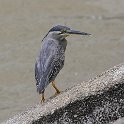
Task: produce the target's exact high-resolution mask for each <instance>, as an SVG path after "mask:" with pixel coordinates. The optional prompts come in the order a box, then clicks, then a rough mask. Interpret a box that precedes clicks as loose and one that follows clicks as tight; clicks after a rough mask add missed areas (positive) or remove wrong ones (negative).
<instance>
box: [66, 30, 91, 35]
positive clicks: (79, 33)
mask: <svg viewBox="0 0 124 124" xmlns="http://www.w3.org/2000/svg"><path fill="white" fill-rule="evenodd" d="M66 33H67V34H77V35H91V34H89V33H85V32H80V31H75V30H67V31H66Z"/></svg>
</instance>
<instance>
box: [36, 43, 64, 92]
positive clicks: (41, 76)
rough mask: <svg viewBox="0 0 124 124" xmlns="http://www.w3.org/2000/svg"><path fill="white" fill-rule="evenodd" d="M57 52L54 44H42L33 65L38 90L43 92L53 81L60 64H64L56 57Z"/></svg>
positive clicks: (60, 66)
mask: <svg viewBox="0 0 124 124" xmlns="http://www.w3.org/2000/svg"><path fill="white" fill-rule="evenodd" d="M58 51H59V50H58V49H57V46H56V44H54V42H49V43H47V44H43V47H42V50H41V51H40V55H39V57H38V59H37V62H36V64H35V78H36V81H37V83H36V85H37V86H38V87H39V89H40V90H43V89H44V88H45V87H46V86H47V85H48V84H49V83H50V82H51V81H52V80H53V79H55V77H56V76H57V74H58V73H59V71H60V69H61V68H62V63H64V61H63V60H61V59H60V58H59V57H58V56H57V52H58ZM58 55H59V54H58ZM59 59H60V60H59Z"/></svg>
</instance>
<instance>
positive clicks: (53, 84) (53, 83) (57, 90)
mask: <svg viewBox="0 0 124 124" xmlns="http://www.w3.org/2000/svg"><path fill="white" fill-rule="evenodd" d="M52 86H53V87H54V88H55V90H56V93H55V95H57V94H59V93H60V91H59V89H58V88H57V87H56V85H55V81H52Z"/></svg>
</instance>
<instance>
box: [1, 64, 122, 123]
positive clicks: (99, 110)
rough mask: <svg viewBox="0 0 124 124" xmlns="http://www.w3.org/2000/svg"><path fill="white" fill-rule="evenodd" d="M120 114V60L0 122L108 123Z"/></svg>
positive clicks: (119, 116)
mask: <svg viewBox="0 0 124 124" xmlns="http://www.w3.org/2000/svg"><path fill="white" fill-rule="evenodd" d="M121 117H124V64H120V65H118V66H115V67H113V68H112V69H110V70H108V71H106V72H104V73H102V74H101V75H98V76H97V77H96V78H93V79H91V80H90V81H88V82H82V83H80V84H78V85H76V86H73V87H72V88H70V89H68V90H66V91H64V92H62V93H61V94H60V95H58V96H56V97H54V98H50V99H49V100H47V101H46V102H45V103H44V104H42V105H40V104H37V105H35V106H34V107H32V108H30V109H28V110H27V111H25V112H22V113H20V114H18V115H15V116H14V117H12V118H10V119H9V120H7V121H6V122H3V123H2V124H108V123H114V121H116V120H117V119H119V118H121Z"/></svg>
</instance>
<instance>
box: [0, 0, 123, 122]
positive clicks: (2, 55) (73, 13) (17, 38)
mask: <svg viewBox="0 0 124 124" xmlns="http://www.w3.org/2000/svg"><path fill="white" fill-rule="evenodd" d="M56 24H63V25H67V26H69V27H72V28H74V29H77V30H80V31H85V32H88V33H91V34H92V36H90V37H89V36H84V37H82V36H70V37H68V38H67V39H68V46H67V51H66V61H65V66H64V68H63V69H62V71H61V72H60V74H59V75H58V77H57V79H56V82H57V86H58V87H60V89H61V90H65V89H67V88H68V87H71V86H73V85H75V84H77V83H79V82H82V81H86V80H89V79H90V78H92V77H94V76H95V75H97V74H99V73H101V72H103V71H105V70H106V69H108V68H110V67H113V66H114V65H117V64H119V63H123V62H124V1H123V0H118V1H116V0H109V1H107V0H104V1H103V0H102V1H98V0H83V1H82V0H78V1H76V2H75V0H68V1H66V0H63V1H57V0H52V1H49V0H40V1H39V0H35V1H30V0H27V1H25V0H21V1H19V0H11V2H10V1H9V0H0V122H1V121H3V120H5V119H7V118H9V117H11V116H13V115H15V114H16V113H18V112H21V111H23V110H25V109H26V108H27V107H30V106H32V105H34V104H35V103H38V102H39V96H38V94H37V93H36V88H35V80H34V63H35V58H36V55H37V54H38V51H39V49H40V45H41V40H42V38H43V37H44V35H45V34H46V33H47V32H48V30H49V29H50V28H51V27H52V26H54V25H56ZM51 94H54V89H52V88H51V86H49V87H48V88H47V89H46V92H45V96H46V97H47V98H49V97H50V95H51Z"/></svg>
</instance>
